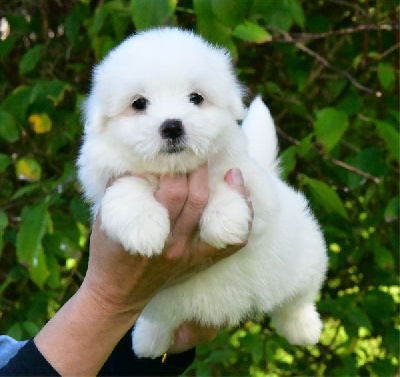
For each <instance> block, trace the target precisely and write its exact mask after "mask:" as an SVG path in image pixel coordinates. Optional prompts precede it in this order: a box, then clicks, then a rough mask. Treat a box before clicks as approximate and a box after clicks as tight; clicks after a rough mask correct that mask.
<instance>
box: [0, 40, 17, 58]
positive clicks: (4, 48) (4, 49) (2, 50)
mask: <svg viewBox="0 0 400 377" xmlns="http://www.w3.org/2000/svg"><path fill="white" fill-rule="evenodd" d="M16 41H17V36H16V35H9V36H8V37H7V38H6V39H4V40H1V39H0V61H5V60H6V59H7V58H8V56H9V55H10V52H11V51H12V50H13V48H14V46H15V42H16Z"/></svg>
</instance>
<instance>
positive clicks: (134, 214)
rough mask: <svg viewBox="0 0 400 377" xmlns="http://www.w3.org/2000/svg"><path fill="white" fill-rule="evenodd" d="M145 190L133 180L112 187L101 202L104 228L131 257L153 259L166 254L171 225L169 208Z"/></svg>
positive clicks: (126, 180)
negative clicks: (139, 255)
mask: <svg viewBox="0 0 400 377" xmlns="http://www.w3.org/2000/svg"><path fill="white" fill-rule="evenodd" d="M136 188H137V187H136ZM141 188H142V190H135V187H134V185H132V180H130V178H122V179H120V180H118V182H116V183H114V184H113V185H112V186H111V187H109V188H108V189H107V191H106V193H105V195H104V197H103V200H102V203H101V226H102V229H104V231H105V232H106V234H107V236H109V237H110V238H112V239H113V240H115V241H117V242H119V243H121V244H122V246H123V247H124V248H125V249H126V250H127V251H129V252H130V253H131V254H134V253H138V254H141V255H144V256H147V257H151V256H153V255H158V254H160V253H161V252H162V250H163V248H164V244H165V241H166V239H167V237H168V234H169V231H170V223H169V217H168V211H167V210H166V208H164V207H163V206H162V205H161V204H160V203H158V202H157V201H156V200H155V199H154V197H153V196H152V193H151V192H144V191H143V187H141Z"/></svg>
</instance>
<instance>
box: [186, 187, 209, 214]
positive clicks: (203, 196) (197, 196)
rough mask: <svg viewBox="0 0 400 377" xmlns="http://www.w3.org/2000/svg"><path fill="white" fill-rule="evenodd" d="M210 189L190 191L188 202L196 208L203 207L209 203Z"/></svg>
mask: <svg viewBox="0 0 400 377" xmlns="http://www.w3.org/2000/svg"><path fill="white" fill-rule="evenodd" d="M209 196H210V195H209V192H208V191H194V192H190V193H189V196H188V204H189V205H190V206H191V207H192V208H194V209H199V210H201V209H203V208H204V207H205V206H206V204H207V203H208V199H209Z"/></svg>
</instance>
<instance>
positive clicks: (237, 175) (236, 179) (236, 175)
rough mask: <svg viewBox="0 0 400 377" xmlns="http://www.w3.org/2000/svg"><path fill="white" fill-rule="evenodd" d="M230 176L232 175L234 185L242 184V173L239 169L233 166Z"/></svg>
mask: <svg viewBox="0 0 400 377" xmlns="http://www.w3.org/2000/svg"><path fill="white" fill-rule="evenodd" d="M231 176H232V182H233V183H234V184H235V185H236V186H243V184H244V181H243V175H242V172H241V171H240V169H237V168H233V169H232V170H231Z"/></svg>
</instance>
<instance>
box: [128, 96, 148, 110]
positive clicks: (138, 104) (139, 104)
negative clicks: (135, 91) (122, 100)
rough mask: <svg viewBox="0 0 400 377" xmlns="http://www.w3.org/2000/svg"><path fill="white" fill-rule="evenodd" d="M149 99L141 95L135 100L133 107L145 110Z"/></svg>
mask: <svg viewBox="0 0 400 377" xmlns="http://www.w3.org/2000/svg"><path fill="white" fill-rule="evenodd" d="M148 103H149V101H148V100H147V99H146V98H144V97H139V98H138V99H136V100H134V101H133V103H132V107H133V108H134V109H135V110H137V111H143V110H145V109H146V107H147V105H148Z"/></svg>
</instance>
